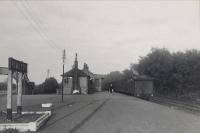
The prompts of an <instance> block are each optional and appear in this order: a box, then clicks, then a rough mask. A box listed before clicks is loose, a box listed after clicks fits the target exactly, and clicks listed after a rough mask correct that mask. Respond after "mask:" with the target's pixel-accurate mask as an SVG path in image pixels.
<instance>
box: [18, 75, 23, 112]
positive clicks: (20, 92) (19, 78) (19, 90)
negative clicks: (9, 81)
mask: <svg viewBox="0 0 200 133" xmlns="http://www.w3.org/2000/svg"><path fill="white" fill-rule="evenodd" d="M17 114H19V115H21V114H22V73H19V74H18V92H17Z"/></svg>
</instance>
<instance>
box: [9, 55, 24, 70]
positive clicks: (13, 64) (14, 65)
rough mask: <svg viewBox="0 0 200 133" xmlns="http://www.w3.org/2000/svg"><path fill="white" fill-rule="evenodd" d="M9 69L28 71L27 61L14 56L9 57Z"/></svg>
mask: <svg viewBox="0 0 200 133" xmlns="http://www.w3.org/2000/svg"><path fill="white" fill-rule="evenodd" d="M8 69H9V70H12V71H17V72H22V73H27V63H24V62H22V61H18V60H16V59H13V58H9V59H8Z"/></svg>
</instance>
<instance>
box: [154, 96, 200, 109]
mask: <svg viewBox="0 0 200 133" xmlns="http://www.w3.org/2000/svg"><path fill="white" fill-rule="evenodd" d="M151 101H152V102H155V103H158V104H164V105H167V106H174V107H178V108H181V109H186V110H189V111H193V112H194V111H195V112H200V103H199V102H197V101H192V100H188V101H186V100H178V99H172V98H165V97H152V98H151Z"/></svg>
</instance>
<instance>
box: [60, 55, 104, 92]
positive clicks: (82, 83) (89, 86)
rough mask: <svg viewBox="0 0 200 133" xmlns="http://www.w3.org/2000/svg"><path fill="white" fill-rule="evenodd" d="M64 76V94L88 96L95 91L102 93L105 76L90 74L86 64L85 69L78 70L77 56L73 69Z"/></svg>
mask: <svg viewBox="0 0 200 133" xmlns="http://www.w3.org/2000/svg"><path fill="white" fill-rule="evenodd" d="M62 76H63V78H64V85H63V93H64V94H74V93H78V94H88V93H92V92H94V91H102V80H103V79H104V76H103V75H97V74H93V73H92V72H90V71H89V67H88V65H87V64H86V63H84V66H83V69H82V70H80V69H79V68H78V60H77V54H76V57H75V61H74V65H73V68H72V69H71V70H69V71H68V72H66V73H64V75H62ZM59 92H61V91H59Z"/></svg>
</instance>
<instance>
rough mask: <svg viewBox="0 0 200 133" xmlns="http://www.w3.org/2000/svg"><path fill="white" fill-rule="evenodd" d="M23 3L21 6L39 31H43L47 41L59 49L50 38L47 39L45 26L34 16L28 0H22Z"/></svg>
mask: <svg viewBox="0 0 200 133" xmlns="http://www.w3.org/2000/svg"><path fill="white" fill-rule="evenodd" d="M24 2H25V3H22V6H23V7H24V8H25V10H26V12H27V14H28V15H29V16H30V17H31V19H32V20H33V21H34V22H35V24H36V25H37V26H38V28H39V29H40V31H41V32H42V33H43V35H44V36H45V38H46V39H47V40H48V42H49V43H50V44H51V45H52V46H53V47H55V48H56V49H58V50H60V48H58V46H57V44H56V43H55V42H54V41H53V40H52V39H49V37H48V35H47V34H46V33H47V29H46V27H45V26H44V25H43V24H42V23H41V22H40V20H39V19H38V17H36V15H35V14H34V10H33V8H32V7H31V6H30V4H29V2H28V0H24Z"/></svg>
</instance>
